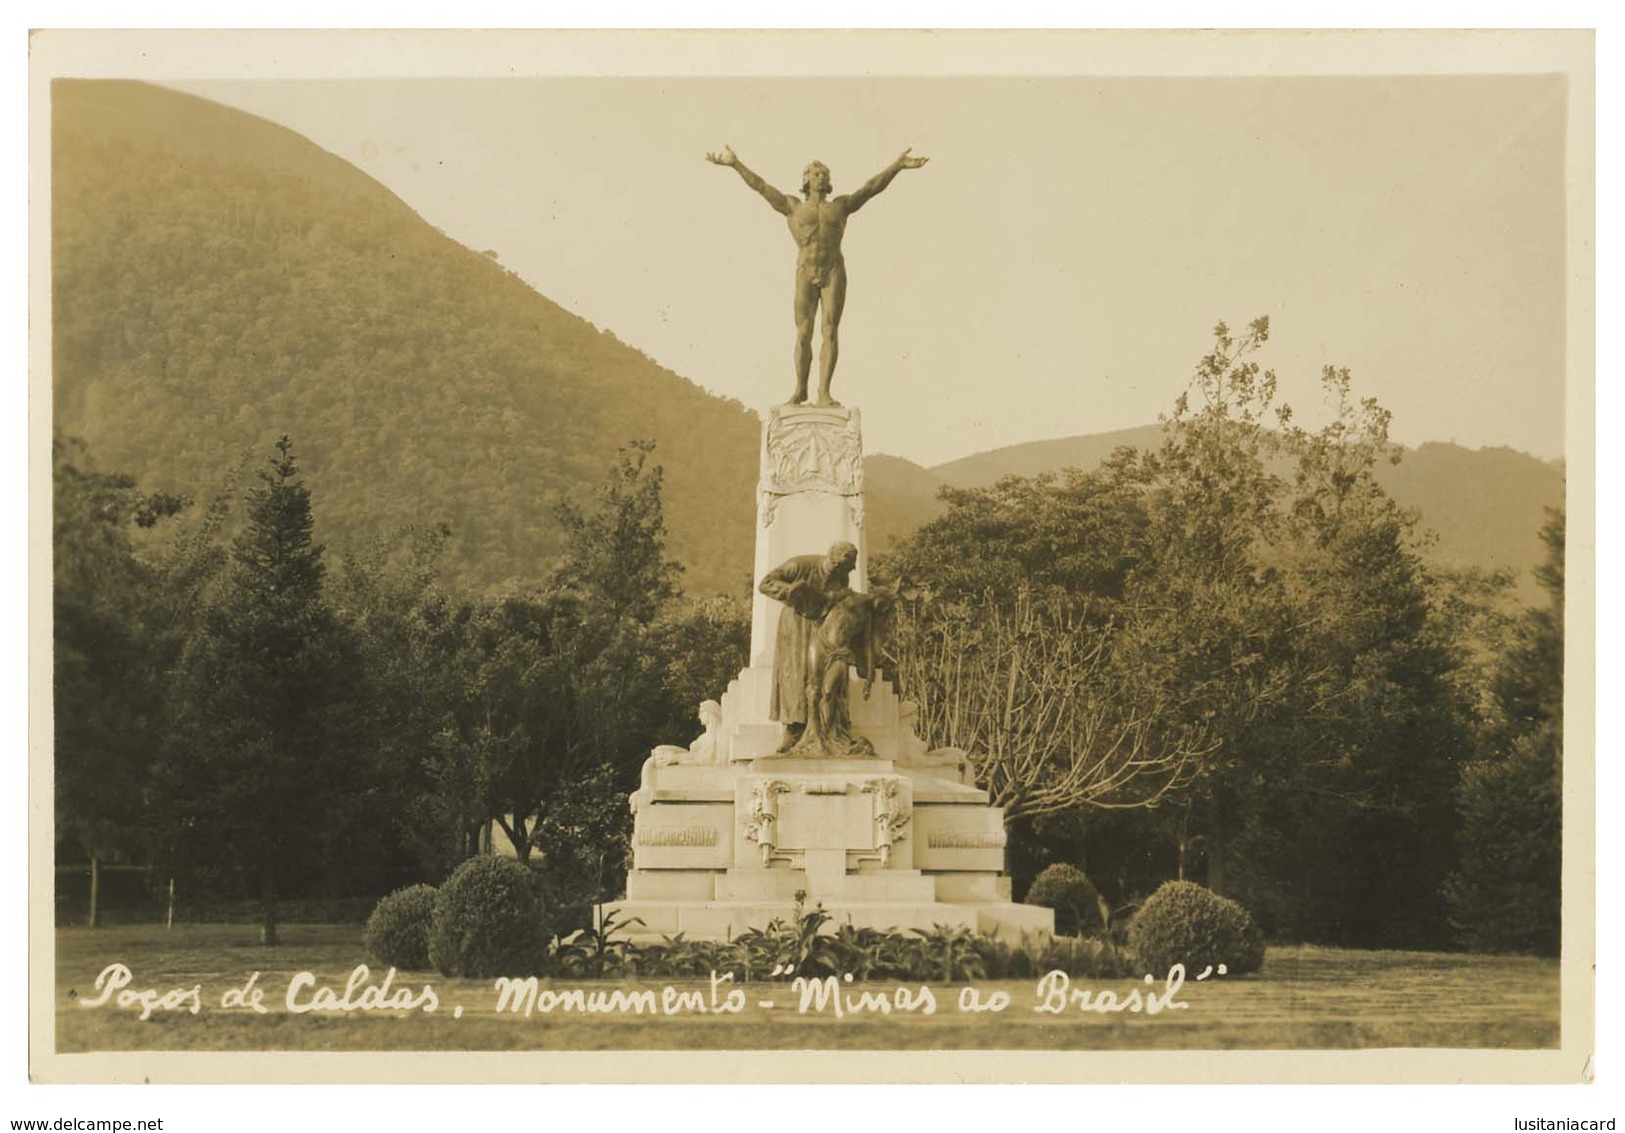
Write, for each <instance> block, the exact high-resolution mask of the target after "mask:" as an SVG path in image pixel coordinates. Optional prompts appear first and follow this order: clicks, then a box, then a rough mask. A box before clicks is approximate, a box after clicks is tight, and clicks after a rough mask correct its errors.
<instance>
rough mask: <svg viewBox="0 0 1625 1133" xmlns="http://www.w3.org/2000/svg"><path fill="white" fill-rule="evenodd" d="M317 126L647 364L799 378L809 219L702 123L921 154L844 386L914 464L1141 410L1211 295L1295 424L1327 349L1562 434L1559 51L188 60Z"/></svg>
mask: <svg viewBox="0 0 1625 1133" xmlns="http://www.w3.org/2000/svg"><path fill="white" fill-rule="evenodd" d="M171 85H174V86H176V87H178V88H180V89H184V90H187V91H190V92H192V93H194V94H200V95H203V96H204V97H208V98H211V99H214V100H216V101H219V102H222V103H225V104H227V105H231V106H235V107H238V108H240V109H243V110H247V111H249V112H251V113H254V114H258V115H260V116H262V117H265V118H268V119H270V120H272V121H275V122H278V123H280V124H282V125H285V126H288V127H289V128H291V129H293V130H295V131H297V132H299V133H301V134H303V135H305V136H306V137H308V138H310V139H311V140H313V141H315V142H316V143H317V144H318V145H321V146H322V147H324V148H325V149H328V150H330V151H331V152H333V153H334V154H337V155H338V156H340V157H342V158H344V159H346V160H348V161H350V162H353V163H354V164H355V165H356V166H358V167H359V168H361V169H362V170H364V171H365V172H367V173H368V174H370V175H371V176H373V177H375V178H377V179H378V180H379V181H381V182H383V183H384V184H385V185H387V186H389V187H390V188H391V189H392V190H393V191H394V192H395V193H396V194H398V195H399V196H400V197H401V198H402V199H403V200H405V201H406V202H407V203H408V204H409V205H410V206H411V207H413V208H414V209H415V210H416V211H417V212H418V213H420V214H421V215H422V216H423V217H424V218H425V219H426V220H427V221H428V222H429V223H431V224H433V225H435V226H437V227H439V228H441V229H442V230H444V231H445V232H446V233H448V234H449V235H451V236H452V237H454V238H455V239H457V240H459V241H461V242H462V243H464V244H466V245H468V246H469V247H471V248H473V249H476V250H486V249H490V250H492V251H495V252H496V253H497V254H498V256H499V258H500V260H501V262H502V263H503V264H504V265H505V266H507V267H508V268H510V269H511V270H513V271H515V272H517V273H518V274H519V275H520V276H521V277H523V278H524V279H525V280H527V281H528V282H529V283H531V284H532V285H533V286H535V287H536V288H537V289H538V290H539V291H541V292H542V293H544V294H546V295H547V296H549V297H550V298H552V299H554V300H555V301H557V302H559V303H561V304H562V305H564V306H565V307H567V308H569V309H570V310H572V311H575V312H576V313H578V314H580V315H581V316H583V317H584V318H586V319H588V320H590V321H591V322H593V323H595V324H597V325H598V326H600V327H604V328H607V329H609V330H612V331H613V332H614V333H615V334H616V335H617V336H618V337H620V338H621V339H622V340H624V341H626V342H628V343H631V344H632V345H634V346H636V347H638V348H639V349H641V350H643V351H644V352H646V353H647V354H649V355H650V356H652V357H653V358H655V359H656V360H658V361H659V362H661V363H662V364H664V365H666V366H668V367H670V368H671V369H673V370H675V371H676V372H678V373H679V374H682V375H683V376H685V377H687V378H689V379H691V380H692V381H695V382H697V383H698V384H700V385H701V386H704V387H705V388H707V389H709V390H711V391H713V392H715V393H718V394H722V395H725V396H729V397H733V398H737V399H739V400H740V401H742V402H744V403H745V404H746V405H748V406H750V407H752V408H754V409H757V410H763V409H765V408H766V407H768V406H770V405H773V404H777V403H779V402H782V401H783V400H785V399H786V398H787V397H788V396H789V394H790V390H791V387H792V385H793V370H792V366H791V347H792V341H793V330H792V323H791V314H790V309H791V297H792V278H793V267H794V255H795V247H794V245H793V243H792V241H791V238H790V236H789V233H788V231H787V230H786V228H785V224H784V220H783V219H782V218H781V217H780V216H779V215H778V214H776V213H774V212H773V211H772V210H771V209H770V208H769V207H768V206H767V204H766V203H765V202H763V201H762V200H761V199H760V198H759V197H757V196H756V195H755V194H753V193H752V192H750V190H748V189H747V188H746V187H745V186H744V184H743V183H742V182H741V181H740V180H739V179H738V178H737V177H736V176H735V174H734V173H733V172H732V171H731V170H728V169H725V168H721V167H718V166H714V165H710V164H708V163H707V162H706V161H705V160H704V155H705V153H706V152H707V151H710V150H719V149H721V148H722V146H723V145H725V144H728V145H732V146H733V147H734V149H735V151H736V152H737V153H738V154H739V156H740V158H741V159H742V160H744V161H745V162H747V163H748V164H749V165H750V166H751V167H752V168H754V169H755V170H756V171H757V172H758V173H760V174H761V175H762V176H763V177H765V178H766V179H767V180H768V181H769V182H770V183H772V184H775V185H777V186H778V187H780V188H781V189H784V190H787V191H794V190H796V189H797V188H798V187H799V185H800V181H801V177H800V171H801V169H802V168H803V167H804V166H805V164H806V163H807V162H808V161H809V160H811V159H813V158H818V159H821V160H823V161H824V162H826V163H827V164H828V165H829V166H830V168H831V170H832V171H833V176H834V181H835V191H836V192H837V193H839V192H842V191H849V190H851V189H854V188H856V187H857V186H858V185H859V184H861V183H862V182H863V181H864V180H865V179H867V178H868V177H869V176H871V175H872V174H874V173H876V172H878V171H879V170H880V169H881V168H883V167H884V166H885V165H886V164H887V163H888V162H890V161H891V160H892V159H893V158H894V157H896V156H897V154H898V153H899V152H900V151H901V150H902V149H903V148H904V147H909V146H911V147H913V149H914V151H915V153H916V154H920V155H924V156H927V157H929V158H930V159H931V160H930V163H929V164H928V165H927V166H926V167H924V168H923V169H920V170H917V171H905V172H904V173H902V174H901V175H900V176H899V177H898V178H897V180H896V181H895V182H894V183H893V184H892V185H891V187H890V188H889V189H888V190H887V191H886V192H885V193H884V194H882V195H881V196H879V197H877V198H875V199H874V200H873V201H871V202H870V203H869V204H868V205H867V206H866V207H865V208H864V209H863V211H862V212H860V213H859V214H857V215H855V216H854V217H853V218H852V220H851V222H850V224H849V226H848V228H847V233H846V238H845V256H846V261H847V269H848V276H849V284H848V293H847V303H846V313H845V316H844V317H843V319H842V323H841V361H840V366H839V368H838V370H837V372H836V377H835V384H834V392H835V395H836V396H837V397H838V398H840V399H841V400H843V401H845V402H847V403H849V404H853V405H856V406H857V407H859V408H860V409H861V410H862V412H863V420H864V437H865V447H866V449H867V450H868V451H869V452H885V453H891V454H894V455H898V456H903V457H907V458H909V459H912V460H915V461H918V462H920V463H922V464H925V465H932V464H937V463H941V462H944V461H948V460H952V459H955V458H958V457H961V456H966V455H969V454H971V453H975V452H979V451H985V450H987V449H991V448H996V447H1001V446H1004V445H1010V444H1017V443H1021V442H1026V441H1034V440H1043V439H1048V438H1053V437H1064V436H1072V435H1077V434H1083V433H1096V432H1104V431H1107V430H1112V429H1119V428H1127V427H1132V426H1136V425H1143V424H1147V423H1149V422H1153V421H1155V420H1156V419H1157V417H1158V415H1159V414H1160V413H1163V412H1166V411H1168V410H1169V409H1170V407H1171V406H1172V404H1173V402H1174V399H1175V398H1176V397H1177V396H1178V395H1179V393H1180V392H1181V391H1182V390H1183V389H1184V388H1185V387H1186V385H1187V383H1188V381H1189V379H1190V375H1191V371H1192V369H1193V367H1194V365H1195V363H1196V361H1197V360H1198V359H1199V358H1200V357H1201V355H1202V354H1203V353H1204V352H1205V351H1206V349H1207V348H1208V345H1209V343H1210V333H1211V328H1212V326H1213V324H1214V323H1215V322H1217V321H1218V320H1220V319H1223V320H1226V321H1228V322H1229V323H1230V324H1231V325H1232V326H1239V325H1244V324H1245V323H1246V322H1248V321H1250V320H1251V319H1253V318H1255V317H1257V316H1259V315H1268V316H1269V317H1270V319H1271V325H1272V332H1273V333H1272V341H1271V343H1270V345H1269V346H1268V347H1267V348H1266V350H1265V352H1264V353H1263V354H1262V355H1261V356H1260V360H1261V361H1262V362H1263V363H1264V364H1265V365H1266V366H1270V367H1273V368H1275V369H1276V371H1277V373H1278V375H1279V378H1280V383H1281V391H1282V397H1283V399H1284V400H1286V401H1288V402H1290V403H1291V404H1292V405H1293V407H1294V409H1295V410H1296V411H1297V414H1298V417H1299V418H1300V420H1304V421H1305V422H1306V423H1311V424H1313V423H1315V422H1317V421H1319V420H1321V419H1322V414H1321V408H1320V407H1321V404H1322V402H1321V397H1320V392H1319V386H1318V379H1319V374H1320V371H1321V368H1322V367H1323V366H1325V365H1328V364H1333V365H1337V366H1347V367H1349V368H1350V369H1351V370H1352V371H1353V374H1354V381H1355V388H1356V391H1357V392H1358V393H1360V394H1361V395H1362V396H1374V397H1376V398H1377V399H1378V401H1380V402H1381V403H1382V404H1383V405H1384V406H1386V407H1387V408H1388V409H1390V410H1392V411H1393V414H1394V419H1393V435H1394V437H1395V439H1396V440H1399V441H1402V442H1404V443H1407V444H1412V445H1414V444H1418V443H1421V442H1424V441H1454V442H1457V443H1460V444H1462V445H1466V446H1469V447H1475V448H1476V447H1484V446H1498V445H1508V446H1512V447H1514V448H1518V449H1522V450H1524V451H1527V452H1531V453H1534V454H1535V455H1537V456H1540V457H1543V458H1556V457H1559V456H1561V455H1562V454H1563V448H1564V420H1563V374H1564V366H1565V358H1564V334H1565V323H1564V318H1565V315H1564V280H1565V270H1566V269H1565V264H1564V254H1565V244H1564V241H1565V229H1564V192H1565V189H1564V128H1565V127H1564V124H1565V114H1566V105H1565V98H1566V85H1565V81H1564V79H1563V78H1562V77H1561V76H1553V75H1539V74H1534V75H1493V76H1478V75H1453V76H1452V75H1434V76H1390V77H1368V78H1346V77H1307V78H1245V77H1218V78H1201V77H1198V78H1179V77H1168V78H1164V77H1158V78H1139V77H1134V78H1125V77H1097V78H1091V77H1076V76H1057V77H1047V76H1030V77H951V78H943V77H891V78H871V77H862V76H855V77H836V76H832V77H825V78H805V77H801V78H721V79H718V78H694V77H680V76H678V77H650V78H550V79H536V78H512V79H507V78H433V79H394V78H380V79H345V80H325V81H300V80H276V81H250V82H242V81H218V80H206V81H188V82H177V83H173V84H171Z"/></svg>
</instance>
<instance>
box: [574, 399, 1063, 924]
mask: <svg viewBox="0 0 1625 1133" xmlns="http://www.w3.org/2000/svg"><path fill="white" fill-rule="evenodd" d="M757 487H758V490H757V528H756V574H755V577H756V579H757V580H760V579H761V578H762V576H764V575H765V574H767V573H768V572H769V571H771V570H773V569H774V568H776V567H778V566H779V565H780V564H781V563H783V562H784V561H785V560H787V559H789V558H792V557H793V556H796V555H806V554H822V553H824V552H825V551H827V550H828V549H829V548H830V546H831V544H833V543H837V542H843V541H844V542H849V543H852V544H853V545H854V546H856V547H857V548H858V562H857V567H856V569H855V570H854V571H853V574H852V579H851V586H852V588H853V589H855V590H859V591H862V590H865V589H867V586H868V583H867V565H868V551H867V546H866V544H865V541H864V537H863V444H862V438H861V435H860V432H859V417H858V412H857V410H855V409H850V408H845V407H839V406H834V407H823V408H818V407H810V406H795V407H790V406H782V407H780V408H777V409H774V410H773V411H772V412H771V413H770V414H769V415H768V419H767V422H766V424H765V425H764V427H763V430H762V462H761V480H760V482H759V483H758V486H757ZM780 608H781V607H780V606H779V604H778V603H777V602H774V601H772V600H770V599H768V598H767V597H765V596H763V595H761V594H757V595H755V598H754V601H753V604H752V607H751V647H750V665H749V666H748V667H747V668H746V669H744V670H743V671H741V672H740V674H739V676H738V678H737V679H735V680H734V681H732V682H730V684H729V685H728V689H727V691H726V692H724V693H723V695H722V698H721V708H720V721H719V722H718V724H717V728H716V732H715V737H716V739H715V743H714V745H713V744H711V743H710V742H709V741H707V743H706V744H705V745H704V746H703V747H702V746H701V745H698V744H697V745H696V747H695V749H694V750H693V751H690V752H683V751H681V749H661V750H664V751H665V755H664V756H663V757H662V756H651V757H650V759H649V761H648V762H647V763H645V765H644V768H643V781H642V784H641V786H640V787H639V789H638V790H637V792H636V793H635V794H633V796H632V800H631V802H632V810H633V814H634V823H633V835H632V871H631V873H630V874H629V875H628V877H627V882H626V899H625V900H623V901H617V902H614V903H613V904H610V905H606V906H604V907H603V909H602V910H601V915H602V913H604V912H612V913H613V914H614V915H615V916H616V917H617V919H620V920H625V919H629V918H634V917H635V918H637V919H638V920H639V921H641V922H642V923H641V925H638V926H634V927H633V928H632V929H631V930H630V931H629V932H628V935H630V936H632V937H634V938H636V937H644V938H650V937H658V936H662V935H674V934H676V933H679V932H681V933H683V934H685V935H686V936H688V937H689V938H691V939H724V938H728V937H732V936H737V935H739V934H740V933H742V932H745V931H746V930H748V929H751V928H762V927H765V926H766V925H767V924H768V922H770V921H772V920H774V919H776V918H779V919H786V920H788V919H790V918H791V917H792V916H794V913H795V909H796V907H797V905H798V904H800V905H801V906H802V907H804V908H809V909H810V908H813V907H815V906H821V907H822V908H823V909H824V911H825V912H827V913H829V914H830V915H831V918H832V924H833V925H836V926H838V925H840V924H843V923H851V924H853V925H856V926H859V927H871V928H878V929H915V930H928V929H930V928H932V927H933V926H936V925H947V926H957V927H964V928H968V929H973V930H976V931H980V932H987V933H1002V934H1004V935H1006V936H1011V935H1017V934H1019V933H1022V932H1038V933H1050V932H1052V931H1053V930H1054V914H1053V913H1051V912H1050V910H1048V909H1040V908H1036V907H1033V906H1030V905H1017V904H1014V903H1013V902H1012V901H1011V900H1010V880H1009V878H1007V877H1005V876H1004V873H1003V870H1004V812H1003V811H1002V810H1000V809H999V808H997V807H993V806H990V805H989V803H988V796H987V792H986V791H984V790H982V789H980V788H978V787H977V786H976V785H975V784H974V783H973V782H972V780H971V776H970V768H969V763H968V761H967V760H966V758H965V756H964V753H963V752H959V751H957V750H954V749H952V748H945V749H941V750H938V751H928V750H926V745H925V744H924V743H923V742H922V741H921V739H920V737H919V735H918V734H917V729H916V727H915V717H916V711H915V706H914V705H912V704H910V703H909V702H907V701H905V700H902V699H900V698H899V697H898V695H897V692H896V689H895V687H894V685H893V684H892V682H891V681H889V680H887V679H885V678H884V677H883V676H882V677H880V678H879V679H877V680H876V681H875V683H874V686H873V688H872V690H871V692H870V695H869V696H868V697H867V698H865V697H864V695H863V691H862V682H861V681H859V680H858V679H857V677H856V676H855V675H853V676H852V677H851V678H850V680H851V684H850V691H851V695H850V704H851V715H852V731H853V733H854V734H855V735H857V736H861V737H862V738H863V739H866V740H868V741H869V743H870V744H871V745H872V746H873V748H874V752H875V754H874V756H873V757H853V758H807V757H798V756H784V755H778V754H776V750H777V748H778V746H779V741H780V738H781V736H782V734H783V733H782V729H781V727H780V725H779V724H777V723H775V722H774V721H773V720H772V719H771V718H770V716H769V708H770V705H771V703H772V691H773V648H774V641H775V634H776V630H777V626H778V617H779V610H780Z"/></svg>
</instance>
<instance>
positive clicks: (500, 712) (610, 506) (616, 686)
mask: <svg viewBox="0 0 1625 1133" xmlns="http://www.w3.org/2000/svg"><path fill="white" fill-rule="evenodd" d="M651 452H652V446H651V445H649V444H647V443H634V444H632V445H630V446H628V447H627V448H626V449H624V450H623V451H622V453H621V455H620V457H619V458H618V460H617V462H616V464H615V466H614V468H613V469H612V470H611V472H610V475H609V476H608V478H607V479H606V481H605V482H604V484H603V485H601V486H600V487H599V489H598V490H597V491H596V492H595V493H594V500H593V503H592V504H590V505H585V506H584V505H579V504H575V503H569V504H566V505H565V506H563V507H561V508H560V509H559V518H560V522H561V525H562V526H563V528H564V529H565V532H566V536H567V540H568V542H567V544H566V548H565V551H564V556H563V560H562V562H561V564H560V566H559V568H558V570H557V572H556V573H555V574H554V576H553V578H552V579H551V580H550V581H549V583H548V585H546V586H545V587H541V588H532V589H526V590H522V591H518V592H514V593H510V594H507V595H504V596H501V597H498V598H494V599H490V600H487V601H484V602H478V603H470V604H468V605H466V606H465V607H464V608H463V609H462V610H460V611H459V612H458V614H457V615H456V623H457V627H458V633H459V635H460V641H459V644H458V647H457V649H456V653H455V656H454V658H453V660H452V662H451V668H452V671H453V673H454V680H455V691H454V694H453V704H452V708H451V710H450V712H449V713H448V714H447V716H446V719H445V725H444V727H443V728H442V729H441V731H440V733H439V735H438V737H437V739H436V742H435V744H434V745H433V748H432V750H431V753H430V756H429V758H428V761H427V763H426V767H425V772H426V776H427V780H428V781H429V782H431V783H434V784H438V785H439V789H441V790H442V791H444V792H445V794H444V798H445V800H446V802H445V803H444V805H446V806H449V807H451V808H453V809H455V811H456V813H457V814H458V815H459V816H465V817H466V816H473V815H477V816H478V817H479V820H480V821H490V822H494V823H496V824H497V825H498V826H499V827H500V828H501V829H502V831H503V833H504V834H505V835H506V836H507V838H508V840H509V841H510V842H511V843H512V844H513V845H514V847H515V848H516V850H517V852H518V854H519V855H520V858H521V859H522V860H526V861H528V860H529V859H530V856H531V853H532V849H533V847H535V846H536V844H537V839H538V833H539V832H542V831H546V832H547V833H546V839H545V840H546V842H547V844H548V846H549V850H548V851H546V852H548V853H549V854H550V856H551V859H552V861H553V865H552V866H546V867H545V868H548V869H552V868H555V867H557V868H565V869H570V868H574V867H573V866H572V865H571V864H570V863H571V862H576V863H577V864H579V863H580V862H584V861H587V860H588V859H589V858H594V856H593V855H592V854H590V853H586V848H585V847H582V848H580V849H582V852H581V853H576V852H574V851H568V852H567V851H566V848H565V847H566V844H567V843H568V842H569V840H570V838H571V837H572V836H573V835H572V833H571V832H582V831H589V830H590V831H594V832H596V833H593V834H592V837H593V838H597V837H598V835H599V834H601V833H602V829H603V828H604V827H605V823H606V822H610V823H611V824H613V823H614V822H618V823H619V824H620V825H622V826H625V825H628V824H629V822H630V819H629V816H627V815H626V814H625V811H624V807H620V806H618V807H617V808H616V814H615V815H613V816H610V817H609V818H606V819H603V820H602V821H600V818H599V817H594V818H593V819H592V821H585V820H583V819H582V815H581V813H579V811H580V808H579V807H576V803H577V801H578V800H577V799H576V795H577V794H578V793H579V792H580V791H581V790H582V786H583V784H588V785H590V784H592V783H597V782H605V783H612V784H614V787H613V789H610V790H609V793H610V794H614V793H615V792H616V791H618V792H620V793H621V794H623V795H624V793H625V791H627V790H630V787H631V780H632V778H633V776H635V774H636V769H637V767H638V766H639V764H640V763H641V762H642V760H643V758H644V756H646V755H647V753H648V751H649V748H650V747H651V746H652V745H653V744H654V743H655V742H658V740H659V739H660V738H662V737H661V732H662V730H663V729H665V728H666V727H667V726H668V725H669V721H668V719H667V717H668V716H669V715H670V712H669V710H668V709H667V708H666V704H667V701H668V699H669V698H668V697H667V696H665V695H663V690H664V689H665V687H666V681H667V677H668V674H667V673H666V670H665V666H666V664H667V662H668V658H667V657H666V656H665V655H663V654H662V653H661V652H660V651H659V650H658V648H657V646H658V645H659V643H660V642H661V641H662V640H663V637H664V636H665V635H668V634H669V633H670V632H671V626H670V624H668V623H662V621H661V618H662V614H663V613H664V612H665V611H666V610H667V609H668V608H669V606H670V605H671V603H672V600H673V598H674V597H675V595H676V592H677V590H676V578H677V575H678V567H677V566H676V564H674V563H672V562H671V561H670V560H668V559H667V558H666V554H665V523H664V519H663V518H662V511H661V470H660V467H659V466H658V465H656V464H653V463H652V462H651V461H650V460H649V457H650V454H651ZM702 620H703V619H702ZM692 712H693V707H692V706H689V707H688V708H687V709H686V710H685V711H684V712H683V716H684V717H685V718H684V720H683V721H682V726H685V727H686V726H687V725H688V719H687V718H688V717H690V716H691V715H692ZM600 793H603V792H600ZM572 807H575V810H572V809H571V808H572ZM606 813H607V812H606ZM581 837H588V835H587V834H581ZM594 860H596V858H594ZM544 865H545V863H544ZM593 870H594V872H595V873H599V872H602V867H601V863H600V865H596V866H594V867H593Z"/></svg>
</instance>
